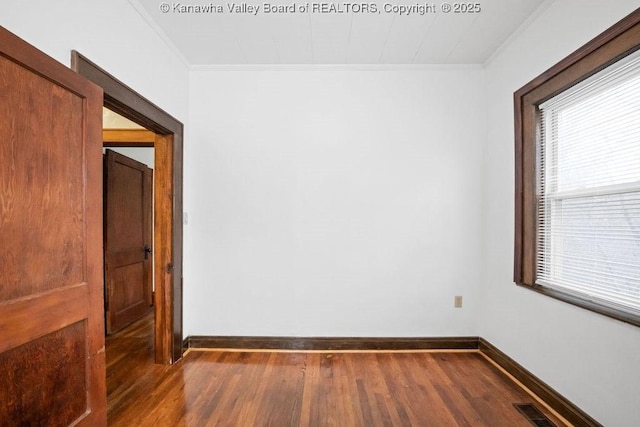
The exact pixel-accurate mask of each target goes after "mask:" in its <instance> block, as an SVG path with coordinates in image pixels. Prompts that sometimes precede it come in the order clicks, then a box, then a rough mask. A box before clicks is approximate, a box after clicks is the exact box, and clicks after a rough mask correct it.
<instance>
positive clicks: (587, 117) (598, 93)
mask: <svg viewBox="0 0 640 427" xmlns="http://www.w3.org/2000/svg"><path fill="white" fill-rule="evenodd" d="M639 49H640V11H639V10H636V11H635V12H634V13H632V14H631V15H629V16H628V17H627V18H625V19H624V20H622V21H621V22H620V23H618V24H616V25H615V26H614V27H612V28H611V29H610V30H608V31H607V32H605V33H604V34H602V35H601V36H599V37H598V38H596V39H595V40H593V41H592V42H590V43H589V44H587V45H586V46H584V47H583V48H581V49H580V50H578V51H577V52H576V53H574V54H573V55H571V56H569V57H568V58H567V59H565V60H564V61H562V62H561V63H560V64H558V65H556V66H555V67H553V68H552V69H551V70H549V71H547V72H546V73H544V74H543V75H542V76H540V77H538V78H537V79H535V80H534V81H532V82H531V83H529V84H528V85H526V86H525V87H523V88H522V89H520V90H519V91H518V92H516V94H515V105H516V110H515V111H516V239H515V243H516V247H515V281H516V283H518V284H519V285H523V286H527V287H529V288H531V289H534V290H536V291H539V292H542V293H544V294H546V295H549V296H552V297H555V298H559V299H562V300H564V301H567V302H570V303H572V304H576V305H580V306H582V307H585V308H588V309H591V310H594V311H597V312H600V313H603V314H606V315H609V316H611V317H615V318H618V319H621V320H624V321H627V322H629V323H632V324H636V325H640V50H639Z"/></svg>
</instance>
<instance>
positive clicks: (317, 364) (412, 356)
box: [107, 317, 564, 427]
mask: <svg viewBox="0 0 640 427" xmlns="http://www.w3.org/2000/svg"><path fill="white" fill-rule="evenodd" d="M152 327H153V319H152V317H148V318H145V319H143V320H141V321H139V322H137V323H135V324H133V325H131V326H130V327H128V328H126V329H125V330H123V331H121V332H119V333H117V334H115V335H113V336H110V337H108V338H107V391H108V420H109V425H113V426H214V425H216V426H218V425H219V426H276V427H280V426H367V427H368V426H492V427H496V426H509V427H512V426H514V427H517V426H523V427H525V426H528V427H530V426H531V425H532V424H531V423H530V422H529V421H528V420H527V419H526V418H525V417H524V416H523V415H522V414H521V413H520V412H518V410H517V409H515V408H514V407H513V404H514V403H534V404H535V405H536V406H537V407H538V408H539V409H541V410H542V411H543V412H544V413H545V414H546V415H547V416H548V417H549V418H550V419H551V420H552V421H553V422H554V423H555V424H556V425H557V426H561V425H564V424H563V423H562V422H561V421H560V420H558V419H557V418H555V417H553V416H552V415H551V414H550V413H549V412H548V411H547V410H546V409H545V408H544V407H543V406H542V405H540V404H539V403H537V402H535V401H534V399H533V398H532V397H531V396H529V395H528V394H527V393H526V392H525V391H524V390H522V389H521V388H519V387H518V386H517V385H516V384H514V383H513V382H512V381H511V380H510V379H509V378H507V377H506V376H505V375H504V374H503V373H502V372H501V371H499V370H498V369H497V368H495V367H494V366H493V365H492V364H491V363H489V362H488V361H487V360H486V359H485V358H484V357H483V356H482V355H481V354H480V353H478V352H414V353H411V352H402V353H384V352H371V353H317V352H316V353H301V352H298V353H293V352H256V351H251V352H243V351H234V352H230V351H197V350H195V351H194V350H191V351H189V352H188V353H187V354H186V355H185V357H184V358H183V359H182V360H181V361H179V362H178V363H176V364H174V365H173V366H163V365H154V364H153V342H152Z"/></svg>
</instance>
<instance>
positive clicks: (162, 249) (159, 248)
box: [71, 50, 184, 364]
mask: <svg viewBox="0 0 640 427" xmlns="http://www.w3.org/2000/svg"><path fill="white" fill-rule="evenodd" d="M71 68H72V69H73V70H74V71H76V72H77V73H79V74H80V75H82V76H84V77H85V78H87V79H88V80H90V81H92V82H94V83H95V84H97V85H98V86H100V87H102V89H103V91H104V106H105V107H107V108H109V109H110V110H112V111H115V112H116V113H118V114H120V115H122V116H124V117H126V118H127V119H129V120H132V121H133V122H136V123H138V124H139V125H141V126H143V127H145V128H146V129H148V130H150V131H153V132H154V133H156V135H157V136H156V138H155V142H154V147H155V180H156V188H157V190H154V201H155V202H154V203H155V206H156V214H155V217H154V223H155V224H154V225H155V227H154V237H155V246H156V250H155V255H154V257H155V258H154V259H155V264H156V290H155V300H154V303H155V304H154V305H155V320H156V321H155V340H154V341H155V360H156V363H164V364H170V363H173V362H175V361H177V360H178V359H180V358H181V357H182V241H183V237H182V236H183V229H182V216H183V208H182V203H183V198H182V189H183V134H184V126H183V124H182V123H181V122H180V121H178V120H177V119H175V118H174V117H172V116H171V115H169V114H168V113H167V112H165V111H164V110H162V109H161V108H160V107H158V106H156V105H155V104H153V103H152V102H151V101H149V100H148V99H146V98H144V97H143V96H142V95H140V94H138V93H137V92H136V91H134V90H133V89H131V88H130V87H128V86H127V85H125V84H124V83H122V82H121V81H119V80H118V79H116V78H115V77H114V76H112V75H111V74H109V73H107V72H106V71H105V70H103V69H102V68H100V67H99V66H98V65H96V64H94V63H93V62H91V61H90V60H89V59H87V58H86V57H84V56H83V55H82V54H80V53H78V52H77V51H75V50H74V51H72V52H71Z"/></svg>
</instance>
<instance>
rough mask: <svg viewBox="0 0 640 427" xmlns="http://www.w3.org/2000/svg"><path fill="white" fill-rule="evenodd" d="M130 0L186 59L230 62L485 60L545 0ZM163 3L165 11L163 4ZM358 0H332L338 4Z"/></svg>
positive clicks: (476, 62)
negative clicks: (307, 7)
mask: <svg viewBox="0 0 640 427" xmlns="http://www.w3.org/2000/svg"><path fill="white" fill-rule="evenodd" d="M129 1H130V2H131V4H132V5H133V6H134V7H135V8H136V9H137V10H138V11H139V12H140V13H141V14H142V15H143V16H144V17H145V18H146V19H147V20H148V21H149V22H150V24H151V25H152V26H154V27H155V28H156V30H157V31H158V32H159V33H160V34H161V35H162V36H163V37H164V38H165V40H168V41H169V42H170V43H172V44H173V45H174V46H175V47H176V48H177V50H178V51H179V52H180V53H181V54H182V56H183V57H184V58H185V59H186V61H187V62H188V63H189V64H190V65H222V64H234V65H235V64H482V63H484V62H485V61H486V60H487V59H488V58H490V57H491V55H492V54H493V53H494V52H495V51H496V49H498V48H499V47H500V46H501V45H502V44H503V43H504V42H505V40H507V39H508V38H509V36H510V35H511V34H512V33H513V32H514V31H515V30H516V29H517V28H518V27H519V26H520V25H521V24H522V23H523V22H524V21H526V20H527V18H528V17H529V16H531V15H532V14H533V13H534V12H535V11H536V10H537V9H538V8H539V7H541V6H542V4H543V3H548V1H549V0H481V1H480V2H479V5H480V8H481V12H480V13H443V12H442V5H443V3H444V2H443V0H433V1H432V2H431V3H424V2H422V3H419V2H417V1H415V0H413V1H411V0H366V1H368V2H370V3H375V5H376V7H377V9H378V10H379V13H373V14H371V13H301V12H299V9H298V10H297V11H296V12H295V13H270V14H268V13H264V9H263V6H262V5H263V3H270V4H281V5H290V4H292V3H295V5H296V7H298V8H299V7H300V6H301V5H304V4H313V3H314V2H315V3H322V2H325V3H330V1H331V0H310V1H307V0H264V1H263V0H244V1H245V2H246V4H250V5H259V6H260V10H259V12H258V13H257V14H256V15H253V14H249V13H244V14H238V13H230V12H229V10H228V5H232V4H234V0H212V1H211V2H209V1H204V0H187V2H185V3H179V2H175V1H173V0H129ZM163 3H165V4H167V5H168V6H169V12H167V13H163V12H162V11H161V10H160V9H161V5H162V4H163ZM385 3H386V4H388V5H395V6H397V5H408V6H410V5H418V4H422V5H424V4H428V5H429V6H430V9H431V10H435V11H436V13H426V14H424V15H419V14H412V15H408V16H407V15H398V14H394V13H386V12H385V11H384V4H385ZM210 4H213V5H220V6H222V7H223V12H222V13H194V12H192V13H180V12H178V11H177V10H176V9H174V5H183V6H185V5H205V6H206V5H210ZM235 4H236V5H240V4H242V0H235ZM359 4H362V3H356V2H353V3H351V2H348V1H347V2H335V3H333V5H335V6H340V7H341V9H342V10H346V8H347V7H352V6H353V5H359ZM447 4H449V5H454V4H455V2H453V1H451V2H448V3H447ZM459 4H461V3H459ZM465 4H468V3H465ZM165 7H166V6H165Z"/></svg>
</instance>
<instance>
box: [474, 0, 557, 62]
mask: <svg viewBox="0 0 640 427" xmlns="http://www.w3.org/2000/svg"><path fill="white" fill-rule="evenodd" d="M555 1H556V0H546V1H545V2H544V3H542V4H541V5H540V6H538V8H537V9H536V10H534V11H533V13H532V14H531V15H529V17H527V19H525V20H524V22H523V23H522V24H520V25H519V26H518V28H516V30H515V31H514V32H512V33H511V34H509V37H507V39H506V40H505V41H504V42H502V44H501V45H500V46H498V48H497V49H496V50H494V51H493V53H492V54H491V55H489V57H488V58H487V60H486V61H484V64H483V65H484V66H485V67H487V66H489V64H491V62H493V60H494V59H496V58H497V57H498V56H500V54H501V53H502V52H503V51H504V50H505V49H506V48H507V46H509V45H510V44H511V43H512V42H513V41H514V40H515V39H516V38H518V37H519V36H520V34H522V32H523V31H524V30H526V29H527V27H529V25H531V23H532V22H533V21H535V20H537V19H538V18H539V17H540V16H541V15H542V14H543V13H544V12H545V11H546V10H547V9H548V8H549V7H550V6H551V5H552V4H553V3H555Z"/></svg>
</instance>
